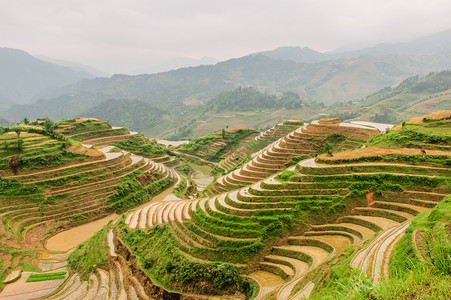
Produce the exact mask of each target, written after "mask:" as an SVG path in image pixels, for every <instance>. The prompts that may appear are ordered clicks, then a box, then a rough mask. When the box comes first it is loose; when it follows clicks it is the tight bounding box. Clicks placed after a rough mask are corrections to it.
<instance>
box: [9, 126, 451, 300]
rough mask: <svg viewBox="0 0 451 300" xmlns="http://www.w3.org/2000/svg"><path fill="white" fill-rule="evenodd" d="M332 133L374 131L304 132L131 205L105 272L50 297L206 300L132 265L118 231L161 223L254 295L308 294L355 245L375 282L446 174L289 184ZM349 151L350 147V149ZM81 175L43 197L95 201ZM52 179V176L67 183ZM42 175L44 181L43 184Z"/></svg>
mask: <svg viewBox="0 0 451 300" xmlns="http://www.w3.org/2000/svg"><path fill="white" fill-rule="evenodd" d="M331 128H333V129H331ZM331 130H335V131H338V132H341V133H343V132H345V133H346V134H348V135H352V137H353V138H354V139H358V140H365V139H368V138H369V137H370V136H372V135H374V134H375V132H374V130H368V129H366V128H360V127H348V126H334V125H317V124H310V125H308V126H303V127H302V128H297V129H296V130H294V131H291V132H290V133H288V134H287V135H286V136H285V137H283V138H280V139H278V140H277V141H275V142H273V143H272V144H270V145H269V146H267V147H266V148H264V149H262V150H261V151H259V152H257V153H255V155H254V156H253V159H252V160H251V161H250V162H249V163H247V164H245V165H244V166H243V167H242V168H239V169H237V170H235V171H234V172H232V173H230V174H227V175H225V176H223V177H221V178H219V179H218V180H217V185H215V186H213V188H212V191H211V192H210V194H209V196H208V197H204V198H199V199H179V198H171V197H169V198H166V199H164V200H162V201H158V202H151V203H149V204H147V205H143V206H140V207H138V208H137V209H135V210H134V211H131V212H129V213H128V214H127V215H126V217H124V218H123V219H120V220H118V221H117V222H118V223H117V224H116V225H117V226H115V225H113V226H112V227H111V229H109V231H108V233H107V236H106V237H105V239H106V241H107V244H108V252H109V257H110V259H109V261H108V265H109V266H110V269H109V270H104V269H97V270H96V271H95V272H94V273H92V274H91V275H90V277H89V280H88V281H83V280H82V279H81V277H80V275H78V274H72V275H70V276H69V277H68V278H67V279H66V281H65V282H64V284H62V285H61V287H60V288H59V289H58V290H57V291H56V292H55V293H54V294H52V295H49V296H48V298H50V299H95V298H106V297H107V295H108V297H109V299H125V298H130V299H152V297H155V298H158V299H172V298H173V297H174V298H179V297H186V299H207V298H208V296H207V295H187V294H183V293H180V292H174V291H171V290H170V289H168V288H167V287H166V288H165V287H163V286H162V285H160V284H159V283H156V282H154V279H155V278H153V279H150V278H149V276H148V275H147V274H146V272H145V271H144V270H143V265H142V264H138V263H137V262H138V261H139V258H138V257H137V256H136V255H137V254H135V253H134V251H135V250H136V249H135V248H133V247H131V246H133V245H128V244H127V241H124V236H121V234H124V230H125V231H127V232H137V231H138V230H140V231H144V232H148V231H151V230H153V229H158V230H160V229H161V228H163V229H168V230H169V234H170V237H171V241H172V240H173V241H175V243H174V247H175V249H173V250H174V251H176V252H177V253H178V254H180V255H181V256H183V258H184V259H185V260H186V261H189V262H196V263H204V264H205V263H213V262H220V263H224V264H225V266H229V267H230V268H232V267H233V268H236V269H237V270H239V272H240V274H241V275H243V276H246V277H248V278H251V279H252V280H254V281H255V282H256V284H257V285H258V286H259V292H258V294H257V295H256V298H255V299H267V298H268V297H271V299H272V298H276V299H283V300H285V299H299V297H301V295H305V296H308V294H309V293H310V292H311V291H312V289H314V287H315V286H314V284H313V283H305V282H303V279H304V278H305V277H306V275H308V274H309V273H310V272H313V271H314V270H316V269H317V268H319V267H321V266H322V264H323V263H325V262H327V261H328V260H330V259H331V258H332V257H334V256H336V255H337V254H339V253H340V252H341V251H343V250H344V249H346V248H348V247H349V246H352V245H356V246H357V248H360V250H359V251H358V252H356V253H355V256H354V257H353V259H352V261H351V266H352V267H359V268H361V269H362V270H363V271H365V272H366V273H367V274H368V275H370V276H372V277H373V278H374V279H375V280H376V281H380V280H381V279H382V278H383V277H384V276H386V269H387V264H388V261H389V258H390V251H391V250H390V249H391V248H392V247H393V245H394V244H395V243H396V241H397V240H398V239H399V237H400V236H401V235H402V234H403V232H404V231H405V229H406V228H407V226H408V224H409V222H410V221H411V220H412V219H413V218H414V217H415V216H416V215H417V214H418V213H420V212H423V211H428V210H430V209H432V208H433V207H434V206H435V205H436V204H437V203H438V202H439V201H441V200H442V199H443V198H444V197H445V196H446V194H448V193H449V192H450V190H449V185H448V186H447V185H446V182H448V183H449V178H450V177H451V171H450V170H449V168H445V167H434V166H430V165H427V166H422V165H408V164H406V163H402V162H398V163H380V164H365V163H357V164H339V165H333V166H331V165H321V164H316V163H315V162H314V160H313V161H312V159H309V160H306V161H302V162H300V163H299V164H297V165H296V166H295V167H292V168H290V172H288V174H289V176H288V177H287V176H286V175H284V174H286V172H283V173H282V171H283V170H284V169H285V164H286V163H287V162H289V161H290V160H291V158H292V157H294V156H298V155H303V154H312V153H314V141H318V140H321V138H325V137H326V136H327V135H328V134H329V133H330V132H331ZM257 140H258V139H257ZM312 141H313V142H312ZM344 147H345V148H346V147H349V149H351V148H353V147H354V145H353V144H352V143H349V144H345V145H344ZM110 160H123V161H122V162H127V163H125V164H126V167H124V168H118V169H117V171H112V172H111V173H112V174H114V173H115V172H117V173H118V174H128V173H127V172H129V171H131V170H132V166H135V168H143V169H144V170H146V171H147V170H155V171H158V172H160V173H164V174H166V176H174V177H175V178H177V181H178V182H181V177H180V176H177V174H175V173H174V172H171V171H170V170H167V169H165V167H164V166H163V165H161V164H158V163H154V162H152V161H150V160H146V159H143V158H140V157H137V156H133V155H130V154H127V153H122V154H121V155H119V156H117V157H115V156H110ZM113 166H114V164H112V165H111V167H112V168H113ZM86 168H87V169H86V170H85V171H86V172H90V173H89V174H90V177H91V178H98V180H94V181H93V182H87V183H84V184H80V185H77V184H73V186H72V185H71V186H70V187H66V186H65V187H64V188H63V187H61V188H58V187H56V188H51V189H49V190H48V191H47V192H48V193H53V194H49V195H50V196H57V195H65V194H70V195H71V197H76V196H78V195H80V194H81V195H90V193H91V192H92V190H90V187H93V188H94V190H97V189H98V190H101V188H100V185H97V183H101V186H104V183H106V182H105V180H108V179H104V178H102V177H101V174H100V173H97V172H99V169H98V168H97V169H96V168H88V167H86ZM124 169H125V170H124ZM54 171H55V172H56V170H54ZM60 172H61V170H60ZM78 172H80V173H81V171H78ZM56 174H58V175H53V176H50V175H49V176H48V178H57V179H58V180H61V179H60V178H65V177H66V176H64V175H63V174H61V173H56ZM74 174H75V175H77V174H78V173H77V172H75V173H74ZM171 174H172V175H171ZM44 178H47V177H44ZM28 180H30V181H29V182H33V180H37V179H36V178H33V177H31V178H28ZM46 180H50V179H44V180H42V181H39V180H38V182H39V183H45V182H46ZM24 183H25V181H24ZM71 192H72V193H71ZM102 193H108V192H107V191H104V190H102ZM27 209H29V211H28V212H25V213H22V212H20V213H21V215H20V217H18V218H14V214H13V216H12V217H10V221H9V223H10V224H11V226H16V227H15V228H16V230H17V229H18V228H20V226H21V225H20V224H19V225H15V222H20V221H19V220H22V219H24V218H25V219H26V218H27V213H28V216H29V217H28V218H29V219H31V218H33V217H32V215H33V213H32V211H33V209H35V208H34V207H32V206H30V207H27ZM15 210H16V209H12V211H15ZM17 210H19V209H17ZM8 213H9V212H8ZM7 215H8V214H7ZM41 222H42V220H41ZM9 223H7V224H9ZM123 228H126V229H123ZM121 230H122V231H121ZM172 238H173V239H172ZM364 243H367V246H366V247H363V246H362V245H363V244H364ZM149 246H153V245H149ZM151 265H152V264H150V267H151ZM297 291H299V292H297ZM237 297H241V295H240V296H237Z"/></svg>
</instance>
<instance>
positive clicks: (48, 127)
mask: <svg viewBox="0 0 451 300" xmlns="http://www.w3.org/2000/svg"><path fill="white" fill-rule="evenodd" d="M43 125H44V129H45V131H47V132H49V133H52V132H53V131H54V130H55V129H56V127H58V125H57V124H56V123H55V122H53V121H52V120H50V118H49V117H46V118H45V119H44V124H43Z"/></svg>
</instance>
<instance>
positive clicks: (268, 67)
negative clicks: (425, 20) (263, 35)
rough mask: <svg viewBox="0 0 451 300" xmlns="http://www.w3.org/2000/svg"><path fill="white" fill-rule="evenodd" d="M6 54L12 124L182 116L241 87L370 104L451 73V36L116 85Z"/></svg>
mask: <svg viewBox="0 0 451 300" xmlns="http://www.w3.org/2000/svg"><path fill="white" fill-rule="evenodd" d="M1 50H2V51H0V58H1V59H0V66H3V65H4V66H5V68H0V116H1V117H3V118H6V119H7V120H11V121H18V120H20V119H23V118H24V117H27V118H31V119H33V118H37V117H43V116H49V117H51V118H53V119H61V118H71V117H76V116H81V115H82V114H89V115H91V114H90V110H91V109H94V108H95V109H94V110H93V111H96V112H97V113H98V112H99V107H102V106H104V105H106V102H105V101H110V100H121V101H130V102H129V103H130V105H132V106H133V107H134V106H135V104H136V103H137V102H136V101H141V102H142V103H148V104H149V105H151V106H152V107H159V108H160V109H162V110H164V111H168V112H169V114H172V115H177V114H179V113H181V112H184V111H186V110H187V109H189V106H190V105H192V104H199V103H207V102H208V101H209V100H210V99H211V98H214V97H215V96H216V95H218V94H219V93H221V92H224V91H228V90H233V89H236V88H237V87H241V86H242V87H251V86H252V87H255V88H256V89H258V90H259V91H262V92H265V93H271V94H282V93H285V92H292V93H295V94H298V95H299V96H300V98H302V99H303V100H305V101H315V102H322V103H324V104H326V105H331V104H333V103H336V102H340V101H349V100H354V101H355V100H358V99H362V98H364V97H366V96H367V95H368V94H372V93H374V92H376V91H378V90H380V89H382V88H384V87H387V86H394V85H396V84H398V83H400V82H402V81H403V80H404V79H405V78H407V77H409V76H413V75H420V76H424V75H426V74H428V73H429V72H432V71H441V70H444V69H451V30H447V31H444V32H441V33H438V34H435V35H431V36H428V37H423V38H420V39H417V40H414V41H411V42H408V43H398V44H379V45H376V46H373V47H369V48H365V49H361V50H355V51H347V52H339V53H336V52H329V53H320V52H318V51H315V50H313V49H310V48H308V47H304V48H300V47H281V48H278V49H275V50H272V51H264V52H259V53H253V54H250V55H248V56H244V57H241V58H235V59H230V60H227V61H223V62H219V63H216V64H215V65H201V66H197V67H185V68H180V69H177V70H173V71H168V72H161V73H155V74H141V75H113V76H111V77H110V78H106V77H97V78H93V77H94V76H93V75H92V74H89V73H87V72H86V70H87V69H86V68H85V69H84V70H85V71H83V70H80V69H78V70H74V69H73V67H74V66H72V68H70V67H66V66H58V65H56V64H54V63H50V62H48V61H43V60H39V59H37V58H35V57H33V56H31V55H29V54H27V53H26V52H24V51H21V50H13V49H7V48H1ZM8 55H10V56H11V57H12V59H11V58H8V57H7V56H8ZM179 63H181V64H184V63H189V62H188V61H185V62H183V60H181V61H179ZM191 63H193V62H192V61H191ZM23 74H25V75H23ZM38 99H39V100H38ZM132 101H135V102H132ZM109 103H110V104H111V102H109ZM120 107H122V109H123V105H122V104H121V105H120ZM94 116H95V115H94ZM141 125H142V124H141ZM148 125H149V126H151V124H150V123H149V124H148ZM140 127H141V126H140ZM132 129H133V127H132Z"/></svg>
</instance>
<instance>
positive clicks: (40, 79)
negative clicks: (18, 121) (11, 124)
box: [0, 48, 94, 104]
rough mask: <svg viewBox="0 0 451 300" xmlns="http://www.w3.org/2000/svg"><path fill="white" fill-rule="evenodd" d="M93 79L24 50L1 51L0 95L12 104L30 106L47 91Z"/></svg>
mask: <svg viewBox="0 0 451 300" xmlns="http://www.w3.org/2000/svg"><path fill="white" fill-rule="evenodd" d="M93 77H94V76H93V75H91V74H88V73H86V72H82V71H74V70H72V69H71V68H68V67H64V66H59V65H56V64H53V63H50V62H46V61H42V60H40V59H37V58H35V57H33V56H32V55H30V54H28V53H27V52H25V51H22V50H17V49H11V48H0V95H2V96H3V97H4V98H8V99H9V100H10V101H12V102H13V103H22V104H23V103H29V102H31V101H32V100H33V97H34V96H35V95H36V94H37V93H39V92H41V91H43V90H45V89H49V88H55V87H60V86H64V85H68V84H72V83H76V82H78V81H80V80H81V79H83V78H93Z"/></svg>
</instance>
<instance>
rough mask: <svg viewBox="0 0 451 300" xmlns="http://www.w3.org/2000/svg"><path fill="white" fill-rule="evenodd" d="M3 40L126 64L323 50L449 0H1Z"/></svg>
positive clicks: (444, 7) (43, 51) (58, 55)
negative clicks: (281, 49)
mask: <svg viewBox="0 0 451 300" xmlns="http://www.w3.org/2000/svg"><path fill="white" fill-rule="evenodd" d="M0 4H1V6H0V7H1V9H0V42H1V44H0V47H9V48H18V49H22V50H25V51H27V52H29V53H31V54H34V55H45V56H48V57H52V58H55V59H61V60H70V61H76V62H80V63H84V64H87V65H90V66H92V67H95V68H97V69H99V70H101V71H104V72H107V73H110V74H112V73H126V74H127V73H132V72H134V70H137V69H142V68H143V67H146V66H148V65H155V64H159V63H161V62H163V61H164V60H166V59H168V58H171V57H176V56H185V57H191V58H202V57H205V56H209V57H214V58H216V59H218V60H226V59H228V58H232V57H240V56H244V55H247V54H250V53H252V52H257V51H264V50H272V49H274V48H277V47H280V46H301V47H305V46H308V47H311V48H313V49H315V50H318V51H321V52H324V51H330V50H334V49H336V48H338V47H341V46H345V45H349V44H356V43H357V44H361V45H370V44H375V43H377V42H397V41H407V40H410V39H413V38H416V37H420V36H423V35H428V34H431V33H435V32H439V31H442V30H446V29H449V28H451V17H450V16H451V1H449V0H277V1H275V0H221V1H217V0H158V1H156V0H0Z"/></svg>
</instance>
